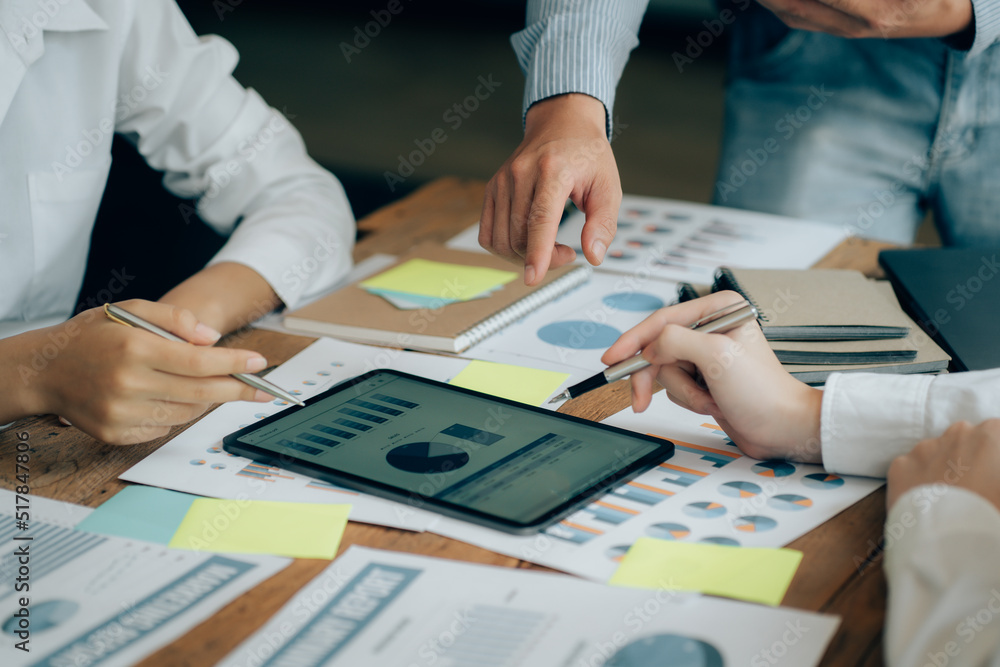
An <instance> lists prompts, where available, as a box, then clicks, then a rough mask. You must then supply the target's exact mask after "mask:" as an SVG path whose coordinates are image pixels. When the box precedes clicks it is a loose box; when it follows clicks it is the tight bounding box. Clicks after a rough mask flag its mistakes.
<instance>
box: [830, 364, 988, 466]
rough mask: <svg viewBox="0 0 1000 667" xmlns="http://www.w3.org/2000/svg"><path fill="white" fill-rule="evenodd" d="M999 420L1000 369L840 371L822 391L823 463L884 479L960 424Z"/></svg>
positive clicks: (832, 376) (831, 377)
mask: <svg viewBox="0 0 1000 667" xmlns="http://www.w3.org/2000/svg"><path fill="white" fill-rule="evenodd" d="M994 417H1000V369H996V370H989V371H977V372H969V373H954V374H951V375H883V374H876V373H838V374H834V375H831V376H830V378H829V380H827V383H826V387H825V388H824V390H823V406H822V413H821V417H820V427H821V429H820V430H821V434H820V440H821V443H822V451H823V465H824V466H825V467H826V469H827V470H829V471H831V472H837V473H841V474H846V475H867V476H869V477H885V475H886V473H887V472H888V470H889V464H890V463H892V460H893V459H894V458H896V457H897V456H900V455H902V454H906V453H907V452H909V451H910V450H911V449H913V446H914V445H916V444H917V443H918V442H920V441H921V440H924V439H926V438H936V437H938V436H940V435H941V434H942V433H944V432H945V431H946V430H947V429H948V427H949V426H951V425H952V424H954V423H955V422H959V421H967V422H970V423H973V424H977V423H979V422H982V421H985V420H987V419H991V418H994Z"/></svg>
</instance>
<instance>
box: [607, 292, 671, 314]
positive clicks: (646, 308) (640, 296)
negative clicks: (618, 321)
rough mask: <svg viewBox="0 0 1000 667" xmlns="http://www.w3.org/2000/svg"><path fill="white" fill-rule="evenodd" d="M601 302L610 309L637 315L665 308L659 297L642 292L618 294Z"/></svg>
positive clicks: (611, 295)
mask: <svg viewBox="0 0 1000 667" xmlns="http://www.w3.org/2000/svg"><path fill="white" fill-rule="evenodd" d="M601 301H603V302H604V305H605V306H608V307H609V308H615V309H617V310H628V311H631V312H635V313H645V312H651V311H654V310H658V309H660V308H663V305H664V304H663V301H662V300H660V298H659V297H656V296H653V295H652V294H644V293H642V292H618V293H616V294H609V295H607V296H606V297H604V298H603V299H601Z"/></svg>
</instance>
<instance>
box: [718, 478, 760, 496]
mask: <svg viewBox="0 0 1000 667" xmlns="http://www.w3.org/2000/svg"><path fill="white" fill-rule="evenodd" d="M761 491H762V489H761V488H760V487H759V486H757V485H756V484H754V483H753V482H726V483H725V484H722V485H720V486H719V493H721V494H722V495H724V496H729V497H730V498H753V497H754V496H756V495H760V492H761Z"/></svg>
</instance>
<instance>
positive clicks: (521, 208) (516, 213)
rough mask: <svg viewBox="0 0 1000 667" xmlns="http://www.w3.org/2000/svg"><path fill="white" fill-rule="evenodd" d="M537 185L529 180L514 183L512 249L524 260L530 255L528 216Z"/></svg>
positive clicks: (511, 207) (511, 210)
mask: <svg viewBox="0 0 1000 667" xmlns="http://www.w3.org/2000/svg"><path fill="white" fill-rule="evenodd" d="M534 194H535V183H534V182H533V181H529V180H527V179H519V180H515V181H514V191H513V192H512V193H511V202H510V231H509V236H510V248H511V251H513V253H514V254H515V255H517V256H518V257H520V258H521V259H522V260H524V258H525V256H526V255H527V253H528V216H529V215H530V213H531V205H532V199H533V197H534Z"/></svg>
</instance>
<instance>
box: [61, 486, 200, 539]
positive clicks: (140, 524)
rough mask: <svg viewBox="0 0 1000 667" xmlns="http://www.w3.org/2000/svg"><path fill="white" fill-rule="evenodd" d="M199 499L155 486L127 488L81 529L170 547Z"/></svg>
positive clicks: (84, 521) (81, 524)
mask: <svg viewBox="0 0 1000 667" xmlns="http://www.w3.org/2000/svg"><path fill="white" fill-rule="evenodd" d="M197 499H198V496H193V495H191V494H188V493H179V492H177V491H167V490H166V489H158V488H156V487H152V486H141V485H139V486H127V487H125V488H124V489H122V490H121V491H119V492H118V493H116V494H115V495H114V496H112V497H111V498H109V499H108V500H107V501H105V503H104V504H103V505H101V506H100V507H98V508H97V509H95V510H94V511H93V512H91V514H90V516H88V517H87V518H86V519H84V520H83V521H81V522H80V523H79V525H77V528H79V529H80V530H85V531H87V532H90V533H100V534H101V535H117V536H118V537H127V538H131V539H134V540H145V541H146V542H155V543H156V544H168V543H169V542H170V540H171V539H172V538H173V536H174V533H176V532H177V527H178V526H180V525H181V522H182V521H183V520H184V517H185V516H186V515H187V513H188V510H189V509H191V503H193V502H194V501H195V500H197Z"/></svg>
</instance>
